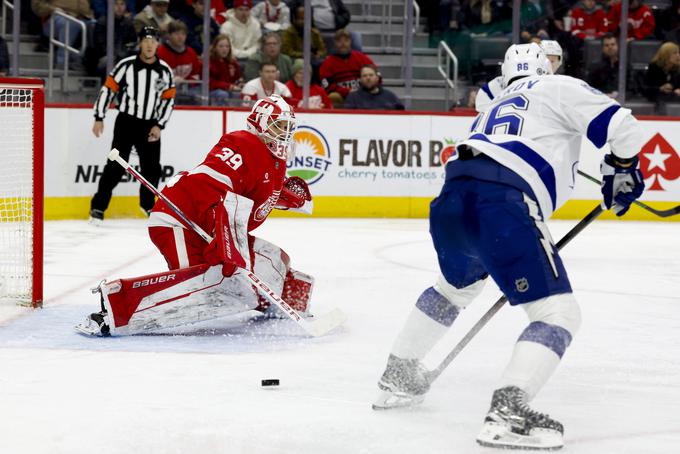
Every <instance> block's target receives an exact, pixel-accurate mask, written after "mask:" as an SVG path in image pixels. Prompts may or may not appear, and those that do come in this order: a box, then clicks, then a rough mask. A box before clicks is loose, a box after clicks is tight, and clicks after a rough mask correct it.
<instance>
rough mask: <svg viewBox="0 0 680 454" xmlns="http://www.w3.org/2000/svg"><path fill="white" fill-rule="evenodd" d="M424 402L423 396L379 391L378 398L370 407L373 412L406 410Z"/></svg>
mask: <svg viewBox="0 0 680 454" xmlns="http://www.w3.org/2000/svg"><path fill="white" fill-rule="evenodd" d="M423 400H425V396H424V395H422V396H414V395H411V394H404V393H395V392H392V391H380V394H379V395H378V398H377V399H376V400H375V402H374V403H373V405H372V408H373V410H391V409H393V408H408V407H413V406H415V405H418V404H420V403H422V402H423Z"/></svg>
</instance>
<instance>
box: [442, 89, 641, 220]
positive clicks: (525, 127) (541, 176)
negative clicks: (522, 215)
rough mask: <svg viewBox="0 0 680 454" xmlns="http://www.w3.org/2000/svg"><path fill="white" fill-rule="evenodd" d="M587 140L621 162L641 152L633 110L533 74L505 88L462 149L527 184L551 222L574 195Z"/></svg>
mask: <svg viewBox="0 0 680 454" xmlns="http://www.w3.org/2000/svg"><path fill="white" fill-rule="evenodd" d="M583 136H585V137H587V138H588V140H590V141H591V142H592V143H593V145H595V147H596V148H598V149H599V148H602V147H603V146H604V145H605V144H609V145H610V146H611V151H612V152H613V153H614V154H615V155H616V156H618V157H621V158H631V157H633V156H635V155H636V154H637V153H638V152H639V151H640V146H641V138H640V131H639V126H638V123H637V120H636V119H635V118H634V117H633V116H632V115H631V112H630V110H629V109H626V108H623V107H621V106H620V105H619V104H618V103H617V102H616V101H614V100H612V99H611V98H609V97H607V96H605V95H604V94H602V93H600V92H599V91H597V90H595V89H594V88H592V87H591V86H590V85H588V84H587V83H585V82H584V81H582V80H579V79H575V78H572V77H569V76H559V75H554V76H553V75H551V76H532V77H524V78H522V79H518V80H516V81H515V82H513V83H512V84H510V86H508V87H507V88H505V89H504V90H503V91H502V92H501V93H500V94H499V96H498V97H497V98H496V99H494V101H493V103H492V104H491V105H489V106H488V107H487V108H486V109H485V111H484V112H481V113H480V114H479V115H477V118H475V121H474V123H473V125H472V127H471V132H470V136H469V137H468V139H466V140H465V141H463V142H461V143H460V144H459V145H458V147H460V146H462V145H467V146H469V147H470V148H472V149H473V151H474V153H475V154H477V153H483V154H485V155H487V156H489V157H490V158H492V159H494V160H496V161H497V162H499V163H500V164H502V165H503V166H505V167H508V168H509V169H511V170H513V171H514V172H515V173H517V174H518V175H519V176H520V177H522V178H523V179H524V180H526V182H527V183H528V184H529V186H530V187H531V189H532V190H533V191H534V194H535V195H536V198H537V199H538V203H539V205H540V207H541V210H542V211H543V215H544V217H545V218H546V219H547V218H548V217H550V215H551V214H552V213H553V212H554V211H555V210H556V209H557V208H559V207H560V206H561V205H562V204H563V203H564V202H566V201H567V199H568V198H569V196H570V194H571V191H572V189H573V187H574V182H575V178H576V170H577V166H578V161H579V154H580V145H581V138H582V137H583ZM457 155H458V154H456V155H454V158H452V159H455V158H456V157H457Z"/></svg>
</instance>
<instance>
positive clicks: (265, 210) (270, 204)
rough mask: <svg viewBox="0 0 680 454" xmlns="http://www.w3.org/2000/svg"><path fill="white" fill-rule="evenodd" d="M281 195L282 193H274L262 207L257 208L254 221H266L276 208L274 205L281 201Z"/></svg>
mask: <svg viewBox="0 0 680 454" xmlns="http://www.w3.org/2000/svg"><path fill="white" fill-rule="evenodd" d="M280 194H281V191H280V190H279V191H274V192H273V193H272V195H270V196H269V198H268V199H267V200H265V201H264V203H263V204H262V205H260V206H259V207H257V209H256V210H255V214H253V219H255V220H256V221H258V222H260V221H264V220H265V219H267V216H269V213H271V211H272V209H273V208H274V205H276V202H277V201H278V200H279V195H280Z"/></svg>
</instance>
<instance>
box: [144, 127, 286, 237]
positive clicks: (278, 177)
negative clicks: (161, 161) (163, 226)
mask: <svg viewBox="0 0 680 454" xmlns="http://www.w3.org/2000/svg"><path fill="white" fill-rule="evenodd" d="M285 175H286V162H285V161H283V160H281V159H277V158H275V157H274V155H272V153H271V151H269V149H267V147H266V146H265V145H264V144H263V143H262V142H261V141H260V139H259V138H258V137H257V136H256V135H255V134H252V133H250V132H248V131H236V132H232V133H229V134H225V135H223V136H222V138H221V139H220V141H219V142H217V144H216V145H215V146H214V147H213V148H212V150H210V153H208V155H207V156H206V158H205V159H204V160H203V162H202V163H201V164H199V165H198V166H197V167H195V168H194V169H192V170H190V171H188V172H181V173H179V174H177V175H176V176H175V177H174V178H172V180H170V181H169V182H168V184H167V185H166V186H165V188H164V189H163V191H161V192H162V193H163V195H165V196H167V197H168V199H170V200H171V201H172V202H173V203H174V204H175V205H177V207H178V208H179V209H180V210H182V212H183V213H184V214H185V215H186V216H187V217H188V218H189V219H191V220H192V221H194V222H196V223H197V224H198V225H199V226H200V227H201V228H202V229H203V230H204V231H206V232H208V233H211V232H212V231H213V229H214V226H215V214H214V207H215V205H217V204H218V203H222V199H223V198H224V196H225V194H226V193H227V191H232V192H235V193H236V194H238V195H242V196H244V197H247V198H249V199H251V200H252V201H253V202H254V204H253V210H252V212H251V214H250V219H249V221H248V231H252V230H253V229H255V228H257V227H258V226H259V225H260V224H262V223H263V222H264V220H265V219H267V216H269V213H270V212H271V210H272V208H274V205H275V204H276V201H277V200H278V199H279V194H280V193H281V187H282V186H283V180H284V178H285ZM152 211H153V212H155V213H165V214H168V215H170V216H172V217H173V218H175V219H177V220H178V221H179V220H180V218H179V216H177V215H176V214H175V213H174V212H173V211H172V210H171V209H170V208H168V206H167V205H166V204H165V203H164V202H163V201H162V200H161V199H158V201H157V202H156V205H155V206H154V208H153V210H152Z"/></svg>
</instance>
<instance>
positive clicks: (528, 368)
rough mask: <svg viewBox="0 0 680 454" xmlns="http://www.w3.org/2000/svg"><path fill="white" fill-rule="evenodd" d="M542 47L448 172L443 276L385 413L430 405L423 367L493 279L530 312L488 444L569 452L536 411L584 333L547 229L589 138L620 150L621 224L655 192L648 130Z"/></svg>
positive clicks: (517, 51) (495, 406)
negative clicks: (644, 168)
mask: <svg viewBox="0 0 680 454" xmlns="http://www.w3.org/2000/svg"><path fill="white" fill-rule="evenodd" d="M543 59H545V56H544V53H543V51H542V49H541V48H540V47H538V46H537V45H536V44H525V45H514V46H511V47H510V48H509V49H508V51H507V53H506V56H505V61H504V63H503V67H502V72H503V82H504V84H505V85H506V87H507V88H505V89H504V90H503V91H502V92H501V93H500V94H499V96H498V97H497V98H496V99H495V100H494V102H493V103H492V104H491V105H490V106H489V108H488V109H487V110H486V111H485V112H483V113H480V114H479V115H478V116H477V118H476V119H475V121H474V123H473V125H472V128H471V133H470V136H469V137H468V139H467V140H465V141H463V142H461V143H460V144H459V145H458V146H457V154H456V155H454V156H453V157H452V158H451V159H449V161H448V162H447V163H446V180H445V183H444V187H443V188H442V191H441V193H440V195H439V196H438V197H437V198H436V199H435V200H433V201H432V203H431V205H430V233H431V235H432V240H433V243H434V247H435V250H436V252H437V258H438V262H439V268H440V271H441V275H440V277H439V278H438V280H437V282H436V284H435V285H434V286H432V287H430V288H428V289H426V290H425V291H424V292H423V293H422V294H421V296H420V297H419V298H418V300H417V302H416V305H415V306H416V307H415V308H414V309H413V311H412V312H411V314H410V315H409V317H408V319H407V321H406V324H405V326H404V327H403V328H402V330H401V332H400V333H399V334H398V336H397V339H396V341H395V342H394V345H393V347H392V350H391V353H390V355H389V358H388V361H387V367H386V369H385V372H384V373H383V375H382V377H381V378H380V380H379V382H378V387H379V388H380V390H381V394H380V396H379V398H378V399H377V401H376V402H375V403H374V406H373V407H374V409H388V408H394V407H398V406H408V405H412V404H414V403H418V402H420V401H422V400H423V398H424V395H425V393H426V392H427V391H428V389H429V386H430V381H429V376H428V373H427V371H426V369H425V368H424V366H423V364H422V360H423V358H424V357H425V356H426V354H427V353H428V352H430V351H431V349H432V348H433V347H434V345H435V344H436V343H437V342H438V341H439V340H440V339H441V338H442V336H443V335H444V334H445V333H446V331H447V330H448V328H449V327H450V326H451V325H452V324H453V322H454V320H455V319H456V317H457V316H458V314H459V313H460V311H462V310H463V309H464V308H465V307H467V306H468V305H469V304H470V303H471V302H472V301H473V299H474V298H475V297H476V296H477V295H479V293H480V292H481V290H482V287H483V286H484V282H485V280H486V277H487V276H488V275H490V276H491V277H492V278H493V279H494V281H495V282H496V283H497V284H498V286H499V287H500V288H501V290H502V291H503V293H504V294H505V295H506V296H507V297H508V299H509V301H510V304H511V305H513V306H518V305H519V306H521V307H522V308H523V309H524V310H525V312H526V313H527V315H528V317H529V325H528V326H527V327H526V328H525V329H524V331H523V332H522V333H521V335H520V336H519V339H518V340H517V343H516V344H515V348H514V351H513V354H512V358H511V359H510V363H509V364H508V365H507V367H506V369H505V372H504V373H503V376H502V378H501V380H500V383H499V385H498V388H497V389H496V390H495V391H494V392H493V396H492V400H491V408H490V409H489V412H488V414H487V416H486V419H485V421H484V425H483V429H482V431H481V433H480V434H479V435H478V438H477V441H478V442H479V443H480V444H483V445H486V446H494V447H503V448H524V449H558V448H560V447H562V445H563V427H562V424H561V423H560V422H558V421H557V420H555V419H553V418H550V417H549V416H548V415H546V414H543V413H539V412H538V411H536V410H533V409H532V408H530V407H529V405H528V403H529V401H530V400H531V399H532V398H533V397H534V396H535V395H536V394H537V393H538V391H539V390H540V389H541V388H542V387H543V385H544V384H545V383H546V381H547V380H548V378H549V377H550V376H551V375H552V373H553V371H554V370H555V368H556V367H557V365H558V364H559V362H560V359H561V358H562V356H563V354H564V353H565V351H566V349H567V347H568V346H569V344H570V343H571V340H572V337H573V336H574V335H575V334H576V331H577V330H578V328H579V325H580V323H581V315H580V310H579V306H578V304H577V302H576V299H575V298H574V296H573V294H572V290H571V286H570V283H569V278H568V277H567V273H566V270H565V269H564V266H563V264H562V260H561V258H560V256H559V253H558V251H557V249H556V248H555V246H554V244H553V240H552V238H551V236H550V232H549V231H548V228H547V226H546V224H545V222H544V221H545V220H546V219H548V218H549V217H550V216H551V214H552V213H553V212H554V211H555V210H556V209H557V208H559V207H560V205H562V204H563V203H564V202H565V201H566V200H567V199H568V198H569V195H570V192H571V190H572V188H573V186H574V180H575V172H576V168H577V164H578V161H579V153H580V143H581V139H582V137H583V136H585V137H587V139H588V140H590V141H591V142H592V143H593V144H594V145H595V146H596V147H597V148H598V149H600V148H603V147H605V146H608V148H609V151H608V152H607V153H606V154H605V156H604V159H603V161H602V164H601V171H602V176H603V180H604V184H603V186H602V193H603V196H604V204H605V206H606V207H607V208H611V209H613V210H614V212H615V213H616V214H617V215H619V216H621V215H623V214H624V213H625V212H626V211H627V210H628V209H629V207H630V204H631V203H632V202H633V201H634V200H635V199H637V198H638V197H640V195H641V194H642V191H643V189H644V181H643V179H642V174H641V173H640V171H639V169H638V157H637V153H638V152H639V150H640V145H641V142H640V131H639V127H638V123H637V120H635V118H634V117H633V116H632V115H631V113H630V111H629V110H628V109H625V108H623V107H621V106H620V105H619V104H617V103H616V102H615V101H613V100H612V99H610V98H608V97H607V96H605V95H603V94H602V93H600V92H598V91H597V90H594V89H593V88H591V87H590V86H589V85H588V84H586V83H585V82H583V81H581V80H578V79H574V78H571V77H567V76H553V75H550V76H547V77H544V74H545V71H544V69H543V67H542V65H541V62H542V60H543Z"/></svg>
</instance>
